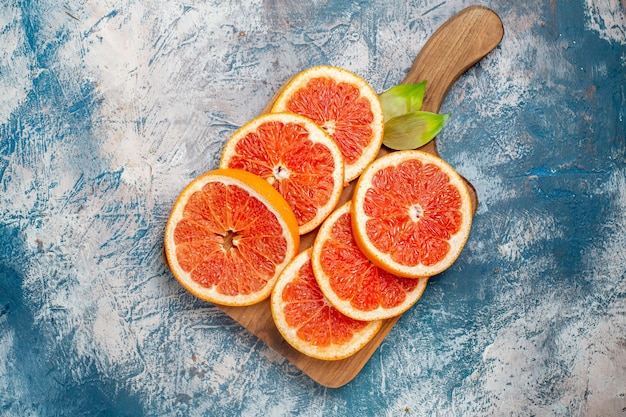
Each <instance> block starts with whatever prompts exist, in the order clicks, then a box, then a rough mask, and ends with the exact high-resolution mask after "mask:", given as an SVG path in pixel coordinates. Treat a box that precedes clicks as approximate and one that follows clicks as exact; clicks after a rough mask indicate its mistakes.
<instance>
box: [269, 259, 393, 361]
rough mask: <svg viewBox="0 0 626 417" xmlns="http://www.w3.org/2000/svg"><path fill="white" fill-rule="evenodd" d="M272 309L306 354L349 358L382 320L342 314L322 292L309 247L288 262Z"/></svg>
mask: <svg viewBox="0 0 626 417" xmlns="http://www.w3.org/2000/svg"><path fill="white" fill-rule="evenodd" d="M270 305H271V312H272V317H273V319H274V323H275V324H276V327H277V328H278V331H279V332H280V334H281V335H282V336H283V338H284V339H285V340H286V341H287V343H289V344H290V345H291V346H292V347H293V348H295V349H296V350H298V351H299V352H300V353H303V354H305V355H307V356H310V357H313V358H317V359H323V360H339V359H344V358H347V357H349V356H351V355H353V354H355V353H356V352H358V351H359V350H360V349H362V348H363V347H364V346H365V345H366V344H367V343H368V342H369V341H370V340H372V338H373V337H374V336H375V335H376V333H378V331H379V330H380V328H381V325H382V321H380V320H375V321H359V320H354V319H351V318H350V317H348V316H345V315H343V314H341V313H340V312H339V311H338V310H337V309H335V308H334V307H333V306H332V305H331V304H330V303H329V302H328V300H327V299H326V298H325V297H324V294H322V291H321V290H320V288H319V286H318V285H317V281H316V280H315V277H314V276H313V268H312V267H311V250H310V248H309V249H307V250H305V251H303V252H301V253H300V254H299V255H298V256H296V257H295V258H294V260H293V261H292V262H291V263H290V264H289V265H287V267H286V268H285V269H284V270H283V272H282V274H281V275H280V277H279V278H278V281H277V282H276V285H275V287H274V289H273V291H272V298H271V304H270Z"/></svg>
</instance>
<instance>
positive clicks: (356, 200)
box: [352, 150, 472, 278]
mask: <svg viewBox="0 0 626 417" xmlns="http://www.w3.org/2000/svg"><path fill="white" fill-rule="evenodd" d="M413 159H417V160H419V161H420V162H421V163H423V164H425V165H426V164H433V165H435V166H436V167H438V168H439V169H440V170H441V171H442V172H444V173H445V174H446V175H447V176H448V180H449V183H450V184H451V185H452V186H453V187H455V188H456V189H457V190H458V192H459V195H460V199H461V205H460V208H459V209H458V212H459V213H460V215H461V216H462V222H461V225H460V228H459V230H458V231H457V232H456V233H455V234H453V235H452V236H451V238H450V239H449V240H448V241H447V242H448V243H449V245H450V248H449V251H448V253H447V254H446V256H445V257H444V258H443V259H441V260H440V261H439V262H437V263H435V264H434V265H430V266H427V265H423V264H422V263H418V264H417V265H405V264H401V263H399V262H396V261H395V260H394V259H392V257H391V255H389V254H388V253H385V252H382V251H380V250H378V249H377V248H376V246H375V245H374V243H373V242H372V240H371V239H370V238H369V237H368V235H367V231H366V225H367V222H368V220H369V217H368V215H367V214H366V213H365V211H364V201H365V198H366V194H367V192H368V190H369V189H370V184H371V183H372V178H373V176H374V175H375V174H376V173H377V172H379V171H380V170H381V169H383V168H386V167H397V166H398V165H400V164H401V163H403V162H405V161H410V160H413ZM471 224H472V201H471V197H470V194H469V191H468V188H467V185H466V184H465V181H464V180H463V178H462V177H461V176H460V175H459V174H458V173H457V172H456V171H455V170H454V168H452V167H451V166H450V165H449V164H448V163H446V162H445V161H444V160H442V159H441V158H439V157H438V156H435V155H432V154H429V153H426V152H424V151H420V150H407V151H396V152H392V153H389V154H387V155H384V156H382V157H381V158H378V159H377V160H375V161H374V162H372V163H371V164H370V165H369V166H368V167H367V168H366V169H365V170H364V171H363V173H362V174H361V177H360V178H359V180H358V181H357V184H356V186H355V188H354V193H353V196H352V229H353V234H354V238H355V241H356V243H357V245H358V246H359V248H360V249H361V251H362V252H363V253H364V254H365V256H367V258H368V259H370V261H372V263H374V264H375V265H377V266H378V267H379V268H381V269H383V270H386V271H388V272H390V273H392V274H396V275H399V276H404V277H408V278H419V277H431V276H434V275H437V274H439V273H441V272H443V271H445V270H446V269H447V268H449V267H450V266H451V265H452V264H453V263H454V261H455V260H456V259H457V258H458V256H459V255H460V254H461V251H462V250H463V247H464V246H465V242H467V239H468V237H469V233H470V230H471ZM399 243H405V242H394V241H392V242H390V247H393V246H395V245H398V244H399Z"/></svg>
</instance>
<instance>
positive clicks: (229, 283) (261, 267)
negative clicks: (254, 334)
mask: <svg viewBox="0 0 626 417" xmlns="http://www.w3.org/2000/svg"><path fill="white" fill-rule="evenodd" d="M285 207H286V203H285V202H284V200H283V199H282V197H281V196H280V194H278V193H277V192H276V191H275V190H274V189H273V188H272V187H271V186H269V184H267V183H266V182H265V181H264V180H262V179H261V178H258V177H256V176H254V175H252V174H250V173H248V172H245V171H240V170H230V169H224V170H216V171H212V172H209V173H207V174H205V175H203V176H201V177H199V178H197V179H196V180H194V181H192V182H191V183H190V184H189V185H188V186H187V188H186V189H185V190H183V192H182V193H181V195H180V197H179V198H178V200H177V201H176V203H175V205H174V208H173V210H172V213H171V215H170V219H169V221H168V223H167V226H166V232H165V253H166V257H167V260H168V264H169V266H170V268H171V269H172V272H173V273H174V275H175V277H176V278H177V279H178V280H179V281H180V283H181V284H182V285H183V286H184V287H185V288H187V289H188V290H189V291H190V292H192V293H193V294H195V295H196V296H198V297H200V298H202V299H205V300H207V301H212V302H215V303H218V304H225V305H249V304H253V303H256V302H258V301H261V300H262V299H264V298H267V296H269V294H270V292H271V290H272V287H273V284H274V282H275V281H276V279H277V277H278V275H279V273H280V272H281V271H282V269H283V268H284V267H285V266H286V264H287V263H288V262H289V261H290V260H291V259H292V258H293V257H294V256H295V254H296V252H297V251H298V246H299V235H298V232H297V223H296V219H295V218H294V216H293V214H292V213H291V212H290V211H288V210H285Z"/></svg>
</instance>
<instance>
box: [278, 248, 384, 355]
mask: <svg viewBox="0 0 626 417" xmlns="http://www.w3.org/2000/svg"><path fill="white" fill-rule="evenodd" d="M310 259H311V249H310V248H309V249H307V250H305V251H302V252H300V253H299V254H298V255H297V256H296V257H295V258H294V259H293V260H292V261H291V262H290V263H289V264H288V265H287V267H285V269H284V270H283V272H282V273H281V274H280V276H279V278H278V281H277V282H276V285H275V286H274V289H273V290H272V295H271V301H270V309H271V313H272V318H273V320H274V324H275V325H276V328H277V329H278V332H279V333H280V334H281V336H282V337H283V339H285V341H286V342H287V343H289V345H291V346H292V347H293V348H294V349H296V350H297V351H299V352H300V353H302V354H304V355H306V356H309V357H312V358H315V359H320V360H326V361H336V360H341V359H345V358H348V357H350V356H352V355H354V354H355V353H357V352H358V351H359V350H361V349H362V348H363V347H364V346H365V345H367V343H369V342H370V341H371V340H372V339H373V338H374V336H376V334H377V333H378V331H379V330H380V329H381V327H382V320H373V321H368V322H367V324H366V326H365V327H363V328H362V329H361V330H360V331H359V332H357V333H355V334H354V336H353V338H352V339H351V340H350V341H349V342H347V343H344V344H331V345H329V346H323V347H320V346H316V345H314V344H311V343H309V342H306V341H304V340H302V339H301V338H300V337H298V334H297V330H298V329H297V328H294V327H291V326H289V325H288V324H287V321H286V319H285V315H284V313H283V312H284V309H285V306H286V304H287V302H286V301H284V300H283V297H282V294H283V291H284V289H285V287H286V286H287V285H288V284H289V283H291V282H293V280H294V279H295V278H297V276H298V272H299V270H300V269H301V268H302V267H303V266H304V265H305V263H306V262H309V261H310ZM326 302H327V300H326ZM308 319H310V317H309V318H307V320H308Z"/></svg>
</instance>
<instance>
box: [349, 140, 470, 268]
mask: <svg viewBox="0 0 626 417" xmlns="http://www.w3.org/2000/svg"><path fill="white" fill-rule="evenodd" d="M471 224H472V203H471V199H470V195H469V192H468V189H467V186H466V185H465V182H464V181H463V179H462V178H461V176H460V175H459V174H458V173H457V172H456V171H455V170H454V169H453V168H452V167H451V166H450V165H448V164H447V163H446V162H444V161H443V160H442V159H441V158H439V157H437V156H435V155H432V154H429V153H426V152H423V151H417V150H411V151H398V152H393V153H390V154H387V155H385V156H383V157H381V158H379V159H377V160H376V161H374V162H373V163H372V164H371V165H369V166H368V167H367V169H366V170H365V171H364V172H363V174H362V175H361V177H360V178H359V180H358V182H357V184H356V186H355V189H354V194H353V196H352V229H353V232H354V238H355V240H356V242H357V245H358V246H359V248H360V249H361V251H362V252H363V253H364V254H365V256H367V258H368V259H370V260H371V261H372V262H373V263H374V264H376V265H377V266H379V267H380V268H382V269H384V270H386V271H389V272H391V273H393V274H396V275H400V276H404V277H411V278H415V277H429V276H433V275H436V274H438V273H440V272H443V271H444V270H445V269H447V268H448V267H449V266H450V265H452V263H453V262H454V261H455V260H456V259H457V257H458V256H459V254H460V253H461V250H462V249H463V247H464V245H465V242H466V241H467V238H468V236H469V233H470V229H471Z"/></svg>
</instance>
